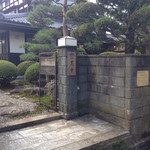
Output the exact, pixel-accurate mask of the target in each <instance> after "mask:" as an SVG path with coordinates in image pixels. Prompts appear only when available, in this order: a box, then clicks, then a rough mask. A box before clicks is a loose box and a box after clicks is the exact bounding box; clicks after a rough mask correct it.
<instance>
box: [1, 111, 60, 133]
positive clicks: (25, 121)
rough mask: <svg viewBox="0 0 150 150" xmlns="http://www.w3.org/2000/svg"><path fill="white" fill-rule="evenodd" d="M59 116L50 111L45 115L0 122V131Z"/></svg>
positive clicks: (34, 123) (16, 128) (54, 118)
mask: <svg viewBox="0 0 150 150" xmlns="http://www.w3.org/2000/svg"><path fill="white" fill-rule="evenodd" d="M61 118H62V115H61V114H59V113H57V112H55V113H51V114H47V115H40V116H35V117H30V118H25V119H20V120H15V121H12V122H8V123H3V124H0V133H3V132H8V131H13V130H18V129H22V128H26V127H30V126H34V125H38V124H42V123H46V122H49V121H53V120H58V119H61Z"/></svg>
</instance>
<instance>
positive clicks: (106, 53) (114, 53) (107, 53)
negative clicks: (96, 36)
mask: <svg viewBox="0 0 150 150" xmlns="http://www.w3.org/2000/svg"><path fill="white" fill-rule="evenodd" d="M118 54H119V53H117V52H111V51H107V52H103V53H100V54H99V55H118Z"/></svg>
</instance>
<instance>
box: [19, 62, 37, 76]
mask: <svg viewBox="0 0 150 150" xmlns="http://www.w3.org/2000/svg"><path fill="white" fill-rule="evenodd" d="M34 63H35V62H34V61H29V60H28V61H24V62H22V63H20V64H19V65H18V66H17V69H18V73H19V74H20V75H24V74H25V72H26V70H27V68H28V67H29V66H30V65H32V64H34Z"/></svg>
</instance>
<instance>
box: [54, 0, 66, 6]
mask: <svg viewBox="0 0 150 150" xmlns="http://www.w3.org/2000/svg"><path fill="white" fill-rule="evenodd" d="M52 2H54V3H55V4H58V5H61V6H64V5H63V4H62V3H59V2H57V1H56V0H52Z"/></svg>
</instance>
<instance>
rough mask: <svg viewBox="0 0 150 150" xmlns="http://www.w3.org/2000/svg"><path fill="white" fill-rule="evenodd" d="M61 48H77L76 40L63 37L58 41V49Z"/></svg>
mask: <svg viewBox="0 0 150 150" xmlns="http://www.w3.org/2000/svg"><path fill="white" fill-rule="evenodd" d="M62 46H74V47H76V46H77V39H75V38H73V37H70V36H65V37H63V38H60V39H58V47H62Z"/></svg>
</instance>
